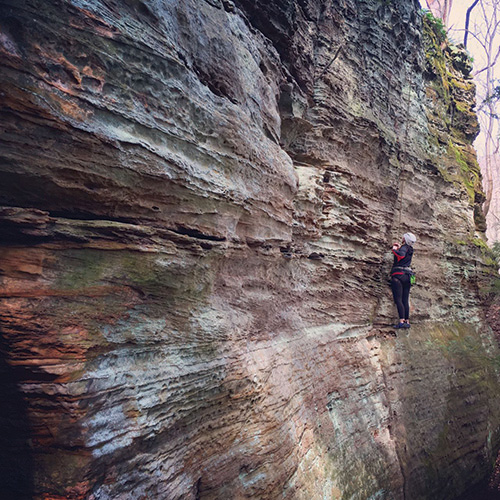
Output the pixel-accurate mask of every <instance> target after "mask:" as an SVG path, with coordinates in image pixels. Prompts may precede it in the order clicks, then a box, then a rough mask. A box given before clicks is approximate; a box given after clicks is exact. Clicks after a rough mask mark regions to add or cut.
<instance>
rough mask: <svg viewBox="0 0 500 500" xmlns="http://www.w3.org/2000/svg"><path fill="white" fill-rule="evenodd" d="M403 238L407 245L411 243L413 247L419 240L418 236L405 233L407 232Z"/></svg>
mask: <svg viewBox="0 0 500 500" xmlns="http://www.w3.org/2000/svg"><path fill="white" fill-rule="evenodd" d="M403 239H404V240H405V243H406V244H407V245H410V246H411V247H412V246H413V244H414V243H415V242H416V241H417V238H416V236H415V235H414V234H413V233H405V234H403Z"/></svg>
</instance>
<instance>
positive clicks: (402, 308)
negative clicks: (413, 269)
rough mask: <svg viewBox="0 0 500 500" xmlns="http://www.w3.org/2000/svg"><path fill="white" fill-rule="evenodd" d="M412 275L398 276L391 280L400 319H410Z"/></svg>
mask: <svg viewBox="0 0 500 500" xmlns="http://www.w3.org/2000/svg"><path fill="white" fill-rule="evenodd" d="M410 287H411V285H410V275H409V274H398V275H397V276H392V278H391V288H392V296H393V297H394V303H395V304H396V307H397V308H398V314H399V319H410V303H409V301H408V299H409V298H410Z"/></svg>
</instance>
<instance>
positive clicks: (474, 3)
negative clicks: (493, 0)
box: [464, 0, 479, 48]
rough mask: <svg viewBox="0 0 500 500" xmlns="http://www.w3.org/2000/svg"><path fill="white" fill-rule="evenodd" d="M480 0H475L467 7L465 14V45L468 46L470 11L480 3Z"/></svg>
mask: <svg viewBox="0 0 500 500" xmlns="http://www.w3.org/2000/svg"><path fill="white" fill-rule="evenodd" d="M478 2H479V0H474V2H473V3H472V5H471V6H470V7H469V8H468V9H467V13H466V14H465V34H464V47H465V48H467V37H468V35H469V22H470V13H471V12H472V9H473V8H474V7H475V6H476V5H477V4H478Z"/></svg>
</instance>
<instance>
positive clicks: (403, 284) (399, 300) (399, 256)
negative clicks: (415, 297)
mask: <svg viewBox="0 0 500 500" xmlns="http://www.w3.org/2000/svg"><path fill="white" fill-rule="evenodd" d="M416 241H417V238H416V237H415V235H414V234H412V233H405V234H404V235H403V241H402V242H401V245H400V244H399V243H394V245H393V246H392V253H393V254H394V264H393V265H392V269H391V288H392V295H393V297H394V303H395V304H396V307H397V308H398V314H399V323H397V324H396V325H394V328H410V303H409V298H410V287H411V284H412V281H413V280H412V275H413V274H414V273H413V271H412V269H411V267H410V265H411V258H412V257H413V245H414V243H415V242H416Z"/></svg>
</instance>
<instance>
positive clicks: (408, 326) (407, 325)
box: [394, 323, 410, 328]
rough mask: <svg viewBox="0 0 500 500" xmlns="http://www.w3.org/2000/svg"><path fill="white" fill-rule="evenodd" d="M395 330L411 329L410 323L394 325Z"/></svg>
mask: <svg viewBox="0 0 500 500" xmlns="http://www.w3.org/2000/svg"><path fill="white" fill-rule="evenodd" d="M394 328H410V325H409V324H408V323H398V324H397V325H394Z"/></svg>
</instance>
